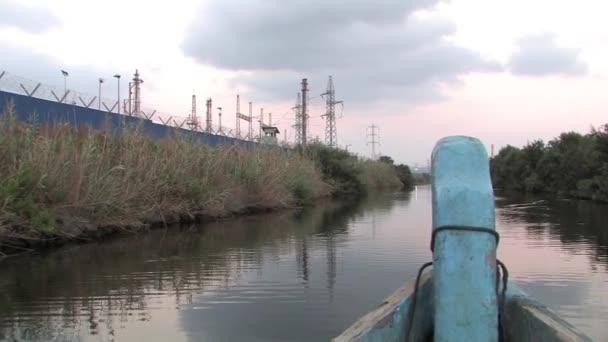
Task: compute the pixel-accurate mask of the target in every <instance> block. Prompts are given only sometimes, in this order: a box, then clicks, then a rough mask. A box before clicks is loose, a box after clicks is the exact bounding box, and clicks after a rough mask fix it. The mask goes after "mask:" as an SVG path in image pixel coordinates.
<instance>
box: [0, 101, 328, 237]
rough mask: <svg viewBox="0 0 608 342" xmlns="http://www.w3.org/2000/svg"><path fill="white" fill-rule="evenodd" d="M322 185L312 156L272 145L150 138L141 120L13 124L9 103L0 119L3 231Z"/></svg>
mask: <svg viewBox="0 0 608 342" xmlns="http://www.w3.org/2000/svg"><path fill="white" fill-rule="evenodd" d="M326 188H327V187H326V186H325V184H324V182H323V181H322V179H321V176H320V173H319V171H318V170H317V169H316V167H315V165H314V163H313V162H311V161H310V160H308V159H306V158H304V157H302V156H300V155H299V154H296V153H287V152H285V151H284V150H281V149H278V148H245V147H240V146H236V145H231V146H222V147H209V146H207V145H205V144H201V143H198V142H196V141H194V140H193V138H191V137H188V136H173V137H169V138H165V139H163V140H153V139H152V138H149V137H148V136H146V135H145V134H144V133H143V132H142V130H141V129H140V128H139V127H122V128H120V129H118V130H116V129H114V130H110V129H108V130H105V131H103V130H102V131H92V130H90V129H87V128H74V127H71V126H67V125H50V126H44V127H41V126H37V125H35V123H30V124H23V123H18V122H17V121H16V119H15V118H14V115H13V109H12V108H11V106H10V105H8V106H7V107H6V109H5V111H4V114H3V115H2V122H1V123H0V235H4V236H7V235H8V234H18V235H20V236H29V237H36V236H40V235H41V234H40V233H46V234H53V235H70V234H77V233H78V232H80V231H82V229H95V226H92V225H90V224H91V223H92V224H95V225H96V226H101V225H113V226H119V227H121V226H122V227H128V226H130V227H137V226H141V223H142V222H151V221H162V220H163V219H165V218H167V217H176V216H182V217H184V216H187V217H194V216H196V215H208V216H221V215H225V214H229V213H234V212H239V211H243V210H249V209H265V208H278V207H288V206H292V205H294V204H296V203H297V202H298V201H305V200H310V198H313V197H317V196H321V195H324V194H325V192H326V191H327V190H326ZM303 189H304V190H305V191H304V190H303ZM304 196H306V197H307V198H305V197H304ZM9 227H10V229H9ZM74 227H81V228H79V229H78V230H77V231H74ZM82 227H85V228H82Z"/></svg>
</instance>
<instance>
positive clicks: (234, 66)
mask: <svg viewBox="0 0 608 342" xmlns="http://www.w3.org/2000/svg"><path fill="white" fill-rule="evenodd" d="M607 10H608V4H606V3H605V1H602V0H595V1H591V0H581V1H578V2H576V3H574V2H572V1H565V0H563V1H562V0H536V1H525V0H512V1H502V0H452V1H441V0H374V1H372V0H367V1H365V0H333V1H332V0H239V1H236V0H177V1H164V0H158V1H128V0H104V1H93V0H90V1H79V0H54V1H52V2H51V1H43V0H0V52H1V56H2V58H0V69H1V70H7V71H8V72H10V73H11V74H14V75H20V76H23V77H26V78H29V79H32V80H38V81H42V82H44V83H47V84H57V85H61V84H62V83H63V78H62V76H61V73H60V71H59V70H61V69H65V70H68V71H69V72H70V76H69V79H68V82H69V87H70V88H73V89H77V90H79V91H82V92H88V93H93V94H95V93H96V92H97V79H98V78H99V77H104V78H111V76H112V75H113V74H115V73H120V74H122V75H125V76H126V75H129V74H132V73H133V71H134V69H135V68H138V69H139V71H140V73H141V74H142V77H143V78H144V80H145V83H144V87H143V101H144V106H145V107H147V108H155V109H158V110H159V111H161V112H164V113H169V114H171V115H174V116H186V115H187V113H188V111H189V110H190V101H191V95H192V94H197V96H198V97H199V100H200V101H199V107H200V108H202V107H203V103H204V102H203V100H204V98H206V97H212V98H213V100H214V107H217V106H222V107H223V108H224V113H225V114H224V124H225V125H227V126H232V127H233V126H234V125H235V122H234V115H232V113H234V112H235V103H234V102H235V100H234V97H235V95H236V94H237V92H238V93H240V94H241V98H242V105H243V106H244V107H245V105H244V104H245V103H246V102H249V101H252V102H253V106H254V113H256V114H257V113H259V109H260V108H261V107H263V108H264V110H265V112H266V113H268V112H272V113H273V121H274V122H273V123H274V124H276V125H277V126H278V127H279V128H281V129H282V130H283V129H287V130H286V131H285V132H286V134H287V137H288V138H289V139H293V136H294V133H293V130H292V129H291V127H290V126H291V125H293V123H294V120H293V112H291V111H290V108H291V107H292V106H293V104H294V102H295V97H296V94H297V92H298V90H299V87H300V85H299V84H300V81H301V79H302V78H303V77H307V78H308V79H309V83H310V96H311V100H310V102H311V112H310V113H309V114H310V116H311V132H312V136H313V137H314V136H320V137H321V138H322V137H323V129H324V125H325V122H324V121H323V119H322V118H321V117H320V115H321V114H323V111H324V103H323V99H322V98H321V97H320V96H319V95H320V94H321V93H323V92H324V91H325V87H326V84H327V76H328V75H332V76H333V78H334V83H335V86H336V96H337V99H339V100H343V101H344V106H343V107H339V108H338V113H339V115H340V119H339V120H338V135H339V137H338V139H339V143H340V144H341V145H343V146H345V145H350V146H349V149H351V150H354V151H356V152H358V153H360V154H363V155H369V152H370V148H369V146H366V134H367V127H368V126H369V125H372V124H376V125H378V126H379V127H380V129H379V131H380V141H381V151H382V153H383V154H389V155H392V156H393V157H394V158H395V159H396V160H397V161H400V162H406V163H410V164H413V163H418V164H420V165H424V164H426V161H427V158H428V156H429V155H430V152H431V150H432V148H433V145H434V143H435V142H436V141H437V140H438V139H439V138H441V137H443V136H446V135H453V134H466V135H473V136H476V137H479V138H480V139H481V140H482V141H483V142H484V143H485V144H486V145H487V146H488V148H489V147H490V145H491V144H494V145H495V146H496V149H498V148H499V147H501V146H504V145H506V144H513V145H522V144H525V143H526V142H527V141H529V140H532V139H537V138H541V139H545V140H547V139H550V138H551V137H554V136H555V135H557V134H559V133H560V132H562V131H568V130H573V131H579V132H587V131H589V129H590V128H591V127H592V126H599V125H601V124H604V123H606V122H608V111H606V110H605V109H606V108H608V98H606V96H604V94H605V93H606V92H608V81H607V77H608V25H606V24H605V21H604V18H603V17H604V15H605V13H606V11H607ZM123 87H124V86H123ZM125 88H126V87H125ZM103 91H104V94H106V96H109V94H115V93H116V88H115V84H114V83H113V82H107V83H106V84H104V89H103ZM123 96H124V95H123ZM200 111H201V112H202V110H200Z"/></svg>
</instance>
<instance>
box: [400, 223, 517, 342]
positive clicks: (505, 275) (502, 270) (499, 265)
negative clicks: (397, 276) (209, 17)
mask: <svg viewBox="0 0 608 342" xmlns="http://www.w3.org/2000/svg"><path fill="white" fill-rule="evenodd" d="M447 230H451V231H462V232H480V233H488V234H490V235H492V236H493V237H494V239H495V240H496V247H498V242H499V241H500V235H499V234H498V232H496V230H494V229H490V228H486V227H475V226H459V225H454V226H451V225H447V226H440V227H437V228H435V229H434V230H433V234H432V236H431V246H430V247H431V252H435V237H436V236H437V234H438V233H440V232H442V231H447ZM432 265H433V262H432V261H429V262H427V263H424V264H423V265H422V266H421V267H420V269H419V270H418V274H417V275H416V282H415V284H414V292H413V293H412V300H411V302H410V310H409V312H408V325H407V327H406V331H405V342H411V341H410V334H411V331H412V325H413V324H414V315H415V311H416V302H417V297H418V286H419V284H420V278H421V277H422V272H424V270H425V269H426V268H428V267H430V266H432ZM501 275H502V277H501ZM500 279H502V287H500V285H501V284H500ZM508 281H509V271H508V270H507V266H505V264H504V263H503V262H502V261H500V260H498V259H496V296H497V297H498V333H499V338H500V341H504V340H505V338H504V331H503V325H502V317H503V310H504V305H505V297H506V292H507V283H508Z"/></svg>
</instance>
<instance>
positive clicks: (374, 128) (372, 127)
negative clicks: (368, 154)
mask: <svg viewBox="0 0 608 342" xmlns="http://www.w3.org/2000/svg"><path fill="white" fill-rule="evenodd" d="M378 128H379V127H378V126H376V125H371V126H369V127H368V129H371V130H372V133H371V134H368V135H367V136H368V137H371V139H372V140H371V141H368V142H367V144H368V145H370V144H371V145H372V159H376V158H377V157H378V156H377V155H376V145H380V142H379V141H378V140H377V139H376V137H377V136H378V133H376V130H378Z"/></svg>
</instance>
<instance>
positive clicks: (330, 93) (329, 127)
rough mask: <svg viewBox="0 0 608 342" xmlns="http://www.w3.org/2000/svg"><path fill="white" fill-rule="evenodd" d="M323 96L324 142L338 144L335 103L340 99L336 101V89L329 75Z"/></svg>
mask: <svg viewBox="0 0 608 342" xmlns="http://www.w3.org/2000/svg"><path fill="white" fill-rule="evenodd" d="M321 96H323V97H325V101H326V110H325V114H323V115H322V116H323V117H324V118H325V143H326V144H327V145H328V146H331V147H336V146H338V130H337V128H336V105H337V104H339V103H342V101H336V90H335V88H334V81H333V79H332V77H331V76H329V80H328V81H327V90H326V91H325V93H323V94H321Z"/></svg>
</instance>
